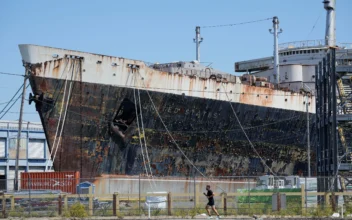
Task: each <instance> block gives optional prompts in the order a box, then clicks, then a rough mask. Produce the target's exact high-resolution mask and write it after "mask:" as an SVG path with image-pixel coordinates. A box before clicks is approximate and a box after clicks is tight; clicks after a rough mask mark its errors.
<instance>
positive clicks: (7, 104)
mask: <svg viewBox="0 0 352 220" xmlns="http://www.w3.org/2000/svg"><path fill="white" fill-rule="evenodd" d="M23 85H24V84H22V85H21V86H20V88H19V89H18V90H17V91H16V93H15V94H14V95H13V96H12V98H11V100H10V101H8V102H7V103H6V105H5V107H4V108H3V109H2V110H1V111H0V114H1V113H3V112H4V111H5V109H6V108H7V106H9V104H10V103H11V102H13V99H14V98H15V97H16V96H17V94H18V93H19V92H20V91H21V89H22V88H23ZM19 97H20V96H19ZM19 97H18V98H17V99H16V100H15V101H14V102H13V103H12V105H11V106H10V108H8V109H7V111H6V112H8V111H9V110H10V109H11V108H12V106H13V105H14V104H15V103H16V101H17V100H18V99H19ZM3 104H5V103H3ZM6 112H5V113H4V114H3V115H2V116H1V118H3V117H4V116H5V115H6ZM1 118H0V119H1Z"/></svg>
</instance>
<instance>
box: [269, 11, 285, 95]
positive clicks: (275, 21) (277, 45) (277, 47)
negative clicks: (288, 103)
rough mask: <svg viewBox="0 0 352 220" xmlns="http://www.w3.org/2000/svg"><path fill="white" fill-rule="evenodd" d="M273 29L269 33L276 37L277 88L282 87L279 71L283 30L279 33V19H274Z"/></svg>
mask: <svg viewBox="0 0 352 220" xmlns="http://www.w3.org/2000/svg"><path fill="white" fill-rule="evenodd" d="M273 28H274V31H272V30H271V29H269V32H270V33H271V34H273V35H274V76H276V82H277V87H278V88H279V85H280V70H279V43H278V42H279V39H278V38H279V34H281V33H282V29H281V28H280V31H279V19H278V17H276V16H275V17H273Z"/></svg>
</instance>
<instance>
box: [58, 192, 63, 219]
mask: <svg viewBox="0 0 352 220" xmlns="http://www.w3.org/2000/svg"><path fill="white" fill-rule="evenodd" d="M58 210H59V216H61V215H62V197H61V195H59V199H58Z"/></svg>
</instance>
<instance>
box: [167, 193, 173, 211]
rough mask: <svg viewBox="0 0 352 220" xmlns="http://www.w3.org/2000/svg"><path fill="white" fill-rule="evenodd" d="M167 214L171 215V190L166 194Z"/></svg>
mask: <svg viewBox="0 0 352 220" xmlns="http://www.w3.org/2000/svg"><path fill="white" fill-rule="evenodd" d="M167 214H168V215H169V216H171V215H172V197H171V192H169V193H168V194H167Z"/></svg>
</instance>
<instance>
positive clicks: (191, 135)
mask: <svg viewBox="0 0 352 220" xmlns="http://www.w3.org/2000/svg"><path fill="white" fill-rule="evenodd" d="M20 50H21V54H22V57H23V61H24V65H25V67H26V72H27V74H28V77H29V79H30V85H31V87H32V91H33V93H34V97H33V98H32V99H31V100H33V101H34V102H35V103H36V109H37V111H38V113H39V116H40V118H41V121H42V124H43V127H44V130H45V134H46V136H47V140H48V144H49V148H50V150H51V154H52V157H55V160H54V168H55V170H57V171H80V172H81V176H82V177H83V178H84V177H96V176H100V175H103V174H126V175H136V174H141V173H144V164H145V163H146V162H144V161H143V155H142V152H141V146H140V139H141V138H143V137H142V135H141V134H140V132H139V131H138V130H140V131H141V121H143V128H144V131H145V135H144V137H145V140H146V145H147V149H148V156H149V158H150V166H151V169H152V173H153V175H156V176H192V175H199V173H197V172H195V170H194V169H193V168H192V166H191V165H190V163H189V162H188V161H187V160H186V158H185V157H184V156H183V155H182V153H181V151H180V150H179V149H178V147H177V146H176V144H177V145H178V146H179V147H180V148H181V149H182V151H183V152H185V154H186V155H187V157H188V158H189V159H190V160H191V161H192V162H193V163H194V165H195V166H196V167H197V168H198V169H199V170H200V171H201V172H203V173H204V174H205V175H207V176H209V175H212V176H233V175H261V174H264V173H267V172H268V168H267V167H270V168H271V169H272V170H273V171H274V172H276V173H278V174H287V175H289V174H299V173H300V172H302V171H305V170H306V166H307V163H306V161H307V153H306V147H305V146H306V135H305V133H306V130H307V127H306V117H307V114H306V112H305V100H306V97H304V96H303V95H301V94H299V93H292V92H285V91H280V90H274V89H270V88H265V87H255V86H251V85H245V84H243V83H241V82H240V80H239V79H238V77H234V78H232V77H233V76H231V75H224V74H223V75H222V76H221V77H219V76H218V75H219V74H218V75H215V77H214V75H206V74H204V73H202V72H201V71H200V72H196V74H187V72H177V73H171V72H164V71H160V70H158V69H155V68H151V67H150V66H148V65H146V64H145V63H144V62H142V61H136V60H130V59H125V58H117V57H111V56H104V55H97V54H91V53H84V52H77V51H70V50H63V49H57V48H50V47H41V46H35V45H20ZM191 73H192V72H191ZM309 101H310V102H311V103H314V102H315V101H314V96H312V97H310V98H309ZM152 102H153V103H152ZM139 104H140V107H141V108H140V109H139ZM153 104H154V105H155V107H156V109H154V107H153ZM231 105H232V107H233V110H234V111H235V112H234V111H233V110H232V108H231ZM136 109H137V111H136ZM309 111H310V114H312V113H314V112H315V109H314V105H310V106H309ZM158 114H159V115H160V117H161V118H162V120H163V122H164V123H165V125H166V127H167V129H168V130H169V131H170V133H171V134H172V136H173V138H174V139H175V140H176V143H175V142H173V140H172V138H171V137H170V135H169V134H168V133H167V132H166V128H165V126H164V125H163V123H162V122H161V120H160V118H159V117H158ZM235 114H236V115H237V116H238V118H239V120H240V122H241V125H242V126H243V127H244V130H245V131H246V133H247V135H248V138H249V139H250V140H251V141H252V143H253V145H254V147H255V149H256V151H257V153H255V151H254V149H253V148H252V147H251V145H250V144H249V142H248V140H247V138H246V136H245V135H244V132H243V131H242V129H241V127H240V125H239V123H238V122H237V120H236V118H235ZM310 118H311V123H310V125H311V127H310V129H311V132H314V129H313V127H314V126H315V125H314V121H313V117H310ZM136 119H138V120H140V122H139V124H137V123H136ZM315 141H316V140H315V139H314V138H313V139H311V144H312V145H313V146H314V143H315ZM312 150H314V148H313V149H312ZM144 154H146V152H144ZM259 155H260V157H261V158H260V157H259ZM312 158H315V157H314V156H313V157H312ZM312 162H313V163H312V166H314V164H315V161H312ZM264 163H265V164H264Z"/></svg>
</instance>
